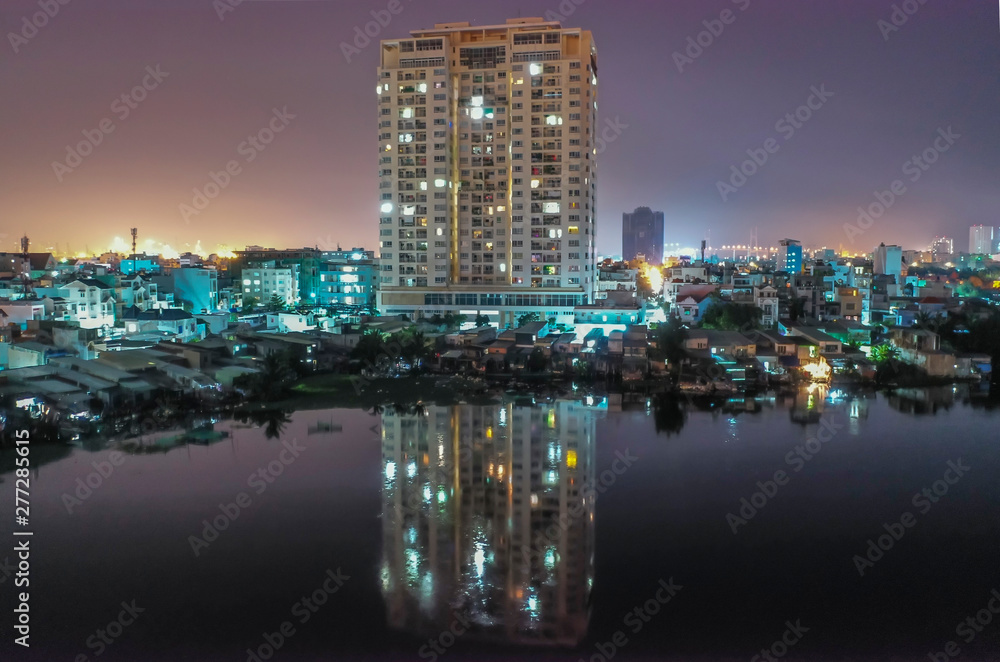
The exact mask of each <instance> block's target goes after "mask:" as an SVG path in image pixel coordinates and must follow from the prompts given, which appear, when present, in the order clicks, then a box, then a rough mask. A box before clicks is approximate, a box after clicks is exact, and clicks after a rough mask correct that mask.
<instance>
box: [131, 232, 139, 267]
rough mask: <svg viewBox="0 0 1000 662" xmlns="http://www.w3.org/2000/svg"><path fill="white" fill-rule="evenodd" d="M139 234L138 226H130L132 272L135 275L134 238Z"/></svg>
mask: <svg viewBox="0 0 1000 662" xmlns="http://www.w3.org/2000/svg"><path fill="white" fill-rule="evenodd" d="M138 234H139V229H138V228H132V274H131V275H133V276H134V275H135V240H136V237H137V236H138Z"/></svg>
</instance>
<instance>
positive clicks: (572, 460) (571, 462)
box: [566, 450, 576, 469]
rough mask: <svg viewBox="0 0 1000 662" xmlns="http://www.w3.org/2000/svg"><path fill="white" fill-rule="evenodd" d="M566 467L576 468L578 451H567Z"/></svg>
mask: <svg viewBox="0 0 1000 662" xmlns="http://www.w3.org/2000/svg"><path fill="white" fill-rule="evenodd" d="M566 468H568V469H576V451H574V450H568V451H566Z"/></svg>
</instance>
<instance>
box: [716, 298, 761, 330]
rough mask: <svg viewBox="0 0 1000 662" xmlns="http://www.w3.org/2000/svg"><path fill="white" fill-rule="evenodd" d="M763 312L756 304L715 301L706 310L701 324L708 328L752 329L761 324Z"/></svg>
mask: <svg viewBox="0 0 1000 662" xmlns="http://www.w3.org/2000/svg"><path fill="white" fill-rule="evenodd" d="M762 314H763V311H761V309H760V308H758V307H757V306H754V305H750V304H735V303H725V302H715V303H713V304H712V305H710V306H709V307H708V309H707V310H705V314H704V315H702V318H701V325H702V326H703V327H704V328H706V329H724V330H726V331H750V330H752V329H756V328H757V327H758V326H760V318H761V315H762Z"/></svg>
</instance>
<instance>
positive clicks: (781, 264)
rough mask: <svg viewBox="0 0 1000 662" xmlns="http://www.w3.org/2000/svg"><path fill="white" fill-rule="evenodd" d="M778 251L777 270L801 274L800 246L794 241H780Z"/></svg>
mask: <svg viewBox="0 0 1000 662" xmlns="http://www.w3.org/2000/svg"><path fill="white" fill-rule="evenodd" d="M779 246H780V247H781V248H780V250H779V251H778V270H779V271H787V272H788V273H790V274H799V273H802V244H801V242H798V241H796V240H795V239H782V240H781V243H780V244H779Z"/></svg>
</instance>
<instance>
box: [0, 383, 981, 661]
mask: <svg viewBox="0 0 1000 662" xmlns="http://www.w3.org/2000/svg"><path fill="white" fill-rule="evenodd" d="M998 423H1000V409H990V408H988V407H986V406H984V405H983V404H977V401H972V402H970V401H969V400H968V399H966V398H963V397H961V396H958V395H954V394H953V393H952V391H951V389H946V390H944V391H935V392H927V391H913V392H909V393H907V394H905V397H899V396H893V397H888V396H885V395H878V396H874V395H869V396H866V397H853V396H847V395H845V394H842V393H839V392H835V393H833V394H832V396H831V394H830V393H828V392H826V391H824V390H814V391H813V392H812V393H810V392H802V393H800V394H798V395H797V396H795V397H786V398H773V397H772V398H763V399H758V400H756V401H748V402H745V403H744V402H730V403H716V404H715V405H712V406H710V405H709V404H707V403H706V404H702V405H700V406H696V405H693V404H690V403H684V402H679V403H678V402H674V403H671V402H666V403H662V402H650V403H649V404H648V405H647V403H646V401H641V402H637V403H634V404H631V405H629V404H626V406H625V407H624V408H622V407H620V406H619V405H618V404H617V403H616V402H611V403H609V402H607V401H605V400H602V399H596V400H590V401H588V400H586V399H581V400H579V401H569V400H565V401H555V402H540V403H538V404H536V405H535V406H514V405H495V406H488V407H480V406H470V405H455V406H451V407H440V406H429V407H426V408H424V409H422V410H410V411H395V410H390V411H387V412H384V413H382V414H381V415H378V416H376V415H373V414H371V413H369V412H363V411H359V410H330V411H312V412H298V413H294V414H291V415H290V416H289V418H288V420H287V421H285V422H284V423H282V422H280V421H273V422H272V423H271V425H270V426H266V425H265V426H263V427H256V426H253V425H245V424H241V423H238V422H231V421H228V422H222V423H219V424H217V425H216V426H215V429H216V430H218V431H223V432H226V433H228V436H227V437H225V438H222V439H219V440H215V441H214V442H211V443H209V442H208V441H204V440H203V441H202V442H201V443H198V444H180V445H178V446H176V447H174V448H169V447H170V446H171V444H173V443H178V442H177V440H174V441H170V440H167V439H162V438H161V439H160V440H159V441H157V439H155V438H152V437H148V438H145V439H143V440H141V441H142V443H143V444H145V446H146V450H147V451H148V452H145V453H141V454H140V453H133V454H128V455H125V456H124V459H123V460H122V461H121V462H120V466H117V467H114V466H113V465H111V464H110V462H109V460H110V459H111V456H110V449H108V448H103V449H100V450H93V451H91V450H85V449H76V448H74V449H66V450H61V449H52V448H42V447H38V448H34V449H33V450H32V453H33V455H32V458H33V461H34V464H35V466H36V467H38V468H37V470H36V471H35V472H34V475H33V478H32V486H31V487H32V496H31V500H32V507H31V508H32V510H31V514H32V526H31V528H32V529H33V530H34V532H35V534H34V538H33V539H32V541H31V545H32V559H31V560H32V567H31V573H32V574H31V587H30V591H31V604H32V623H33V629H32V640H31V641H32V647H31V649H30V651H24V650H23V649H20V648H18V649H17V650H16V651H15V652H16V653H17V655H16V656H15V657H10V658H9V657H8V655H7V653H4V654H3V659H30V660H80V661H81V662H82V661H83V660H102V661H104V660H151V661H158V660H212V661H214V660H237V661H244V660H253V659H255V658H254V657H252V656H251V652H253V653H254V654H255V655H260V658H259V659H275V660H421V659H427V660H432V659H440V660H444V661H446V662H447V661H449V660H482V659H488V660H512V659H520V658H525V659H537V660H580V659H585V660H591V659H594V660H601V659H603V655H607V654H608V653H611V652H614V653H615V659H619V660H654V659H655V660H670V659H677V660H689V659H704V660H709V659H712V660H728V659H732V660H740V659H743V660H749V659H751V658H752V657H753V656H754V655H755V654H758V653H759V651H760V650H761V649H762V648H769V647H771V645H772V644H773V643H774V642H776V641H779V640H780V639H781V637H782V635H783V634H785V632H786V629H787V628H788V624H786V622H789V623H791V624H793V625H794V624H796V622H799V623H800V625H801V627H802V628H803V629H805V631H804V632H803V633H800V634H799V635H798V636H794V637H791V639H795V640H796V641H795V643H794V644H792V647H791V649H790V652H789V653H788V655H787V658H789V659H872V660H876V659H878V660H888V659H901V660H902V659H907V660H909V659H913V660H917V659H924V660H926V659H928V658H927V654H928V653H929V652H932V651H942V650H943V649H944V646H945V644H946V643H947V642H948V641H955V642H956V643H957V644H958V645H959V646H960V648H961V650H962V653H961V658H960V659H967V660H989V659H1000V615H993V616H991V618H993V619H995V621H994V622H990V623H989V624H987V625H983V626H977V627H978V628H979V629H981V632H976V633H975V637H974V638H973V639H972V641H971V642H970V643H966V642H965V641H964V640H963V637H960V636H959V635H957V634H956V626H958V625H959V624H960V623H961V622H962V621H963V620H964V619H965V618H967V617H969V616H975V614H976V613H977V612H979V611H980V610H983V609H985V608H987V605H988V603H989V601H990V597H991V595H990V593H991V590H993V589H1000V482H998V477H1000V453H998V451H1000V434H998ZM268 427H269V428H270V429H268ZM820 439H828V441H825V442H823V441H819V440H820ZM797 447H798V448H799V449H800V450H796V449H797ZM155 448H159V452H153V449H155ZM115 457H116V458H117V456H115ZM0 459H2V461H3V466H4V467H5V473H3V474H2V476H0V493H2V494H3V498H2V499H0V518H2V520H3V521H4V522H5V523H6V522H12V521H13V503H12V502H13V490H14V487H13V475H12V473H10V469H9V467H10V466H11V464H12V454H11V453H10V451H5V452H4V453H3V454H0ZM43 462H44V464H41V463H43ZM949 462H951V463H952V465H953V466H956V467H960V469H959V470H958V471H957V472H956V470H955V469H949ZM94 463H97V465H98V466H99V467H102V468H103V469H104V470H105V473H107V472H108V467H113V470H112V471H111V472H110V475H108V476H107V477H106V478H101V480H100V484H99V486H98V487H96V489H93V490H92V493H91V494H90V495H89V496H87V497H86V498H82V496H84V495H86V492H85V491H81V492H79V493H78V492H77V490H78V488H79V483H78V482H77V481H78V479H79V480H82V481H86V480H87V479H88V475H90V474H93V473H94V472H95V467H94ZM102 463H107V464H102ZM39 464H41V466H39ZM962 467H967V469H966V468H962ZM776 472H783V473H779V474H777V476H776ZM959 473H960V474H961V475H959ZM945 479H948V480H950V481H951V483H950V484H949V483H948V482H945ZM90 480H91V483H92V484H97V482H98V481H97V478H96V477H95V476H90ZM772 481H774V483H773V484H772V483H771V482H772ZM936 481H937V482H936ZM758 483H760V485H758ZM925 488H927V489H928V490H930V491H929V492H928V495H927V496H924V495H922V494H921V491H922V490H924V489H925ZM935 488H936V489H937V490H938V493H937V494H935V492H934V489H935ZM945 490H946V491H945ZM757 492H761V493H760V494H756V495H755V493H757ZM764 492H767V493H769V494H770V496H769V495H768V494H765V493H764ZM71 497H72V498H71ZM73 499H77V500H76V501H74V500H73ZM743 499H746V500H747V501H746V503H747V504H751V503H752V504H755V505H756V506H757V507H756V508H754V509H750V505H743V504H744V502H743V501H742V500H743ZM741 506H742V508H743V512H741ZM70 510H71V511H72V512H68V511H70ZM224 511H226V512H228V513H229V514H228V515H227V514H224ZM906 513H909V516H908V517H909V518H910V519H907V520H906V521H908V522H909V523H910V524H911V525H912V526H910V527H906V526H903V525H897V526H893V525H895V524H896V523H899V522H900V521H901V519H903V518H904V514H906ZM234 514H235V518H234V517H233V515H234ZM206 524H210V525H211V526H212V527H213V530H206ZM883 525H890V528H891V529H893V530H894V531H896V533H897V536H898V537H899V539H898V540H894V539H891V538H890V537H884V538H883V539H882V540H881V541H880V542H882V544H883V545H884V546H885V547H889V549H888V550H887V551H885V550H878V551H870V552H866V550H867V549H868V547H869V540H872V541H875V542H874V543H873V544H874V545H877V544H878V542H879V540H878V539H879V537H880V536H883V534H885V535H886V536H888V535H889V534H887V533H886V529H885V528H884V526H883ZM4 529H5V530H9V526H8V525H7V524H5V525H4ZM734 530H735V533H734ZM216 533H217V535H214V534H216ZM11 540H12V538H11V537H9V536H8V537H7V542H4V543H3V547H2V548H0V562H2V561H3V560H4V559H5V558H9V559H12V558H13V554H12V552H11V549H12V547H13V543H12V542H11ZM890 544H891V546H890ZM879 552H881V557H878V554H879ZM866 553H870V554H871V556H872V557H875V558H876V560H875V561H874V562H872V561H871V560H870V559H865V560H864V561H862V560H861V559H863V558H864V557H865V555H866ZM855 557H857V558H855ZM859 566H860V570H859ZM338 571H339V572H338ZM862 571H863V574H862ZM334 577H337V579H336V580H335V579H333V578H334ZM324 586H325V587H326V588H325V589H324ZM664 586H669V587H671V588H670V590H669V591H668V590H667V589H665V588H663V587H664ZM333 589H336V590H335V591H334V590H333ZM13 591H14V586H13V578H11V577H6V576H5V575H4V573H3V571H2V570H0V606H2V608H3V612H4V613H5V614H7V616H5V617H4V618H3V623H4V625H3V626H2V628H0V631H2V633H3V634H2V637H3V639H2V641H0V650H4V651H13V650H15V649H14V647H13V646H11V645H10V643H11V639H12V634H11V629H10V627H11V626H10V624H11V610H12V609H13V606H14V599H13ZM657 597H659V598H661V600H662V602H658V601H657V599H656V598H657ZM668 597H669V601H667V600H666V598H668ZM304 600H305V601H308V602H305V601H304ZM123 601H124V602H126V603H130V602H133V601H134V603H135V605H136V606H137V607H139V608H141V609H142V610H143V611H141V613H139V614H138V616H137V617H135V619H134V622H133V623H131V624H129V625H126V626H125V627H123V628H119V627H118V626H117V625H111V627H109V624H111V623H112V622H113V621H114V620H115V619H116V618H118V616H119V613H120V612H121V611H122V606H121V603H122V602H123ZM664 602H665V604H664ZM994 604H997V603H996V602H994ZM637 609H638V610H639V611H636V610H637ZM985 613H986V614H987V615H989V612H988V611H987V612H985ZM126 620H129V621H131V620H132V619H131V618H127V619H126ZM283 624H285V633H284V634H282V633H281V630H282V626H283ZM98 630H103V631H104V634H103V636H104V637H105V638H106V639H107V640H108V641H110V642H111V643H110V644H108V643H104V642H102V641H101V639H100V636H102V635H99V634H98ZM964 632H965V633H969V632H975V631H974V630H972V629H970V628H967V629H966V630H964ZM454 633H458V634H457V636H456V635H455V634H454ZM112 634H113V635H116V636H114V637H112V636H111V635H112ZM265 635H267V638H265ZM967 637H968V634H966V637H965V638H967ZM268 639H269V640H270V643H269V642H268ZM282 640H283V641H282ZM616 641H617V643H615V642H616ZM272 647H277V648H278V650H277V651H276V652H273V657H271V656H269V654H270V653H271V652H272V651H271V648H272ZM778 650H780V648H779V649H778ZM602 651H603V653H602ZM78 656H80V657H78ZM265 656H269V657H265Z"/></svg>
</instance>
